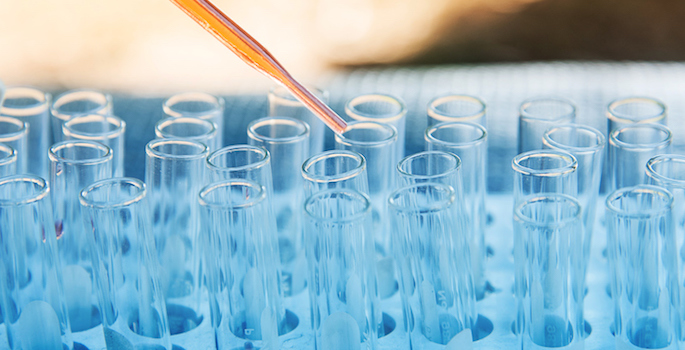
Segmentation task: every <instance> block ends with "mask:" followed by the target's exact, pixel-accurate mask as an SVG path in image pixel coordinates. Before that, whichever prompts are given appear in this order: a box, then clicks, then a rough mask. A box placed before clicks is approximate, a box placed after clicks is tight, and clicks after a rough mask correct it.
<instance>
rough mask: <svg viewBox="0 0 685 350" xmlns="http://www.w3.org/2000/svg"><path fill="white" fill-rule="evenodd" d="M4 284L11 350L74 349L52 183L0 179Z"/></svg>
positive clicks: (0, 264) (32, 178) (1, 277)
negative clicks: (53, 203)
mask: <svg viewBox="0 0 685 350" xmlns="http://www.w3.org/2000/svg"><path fill="white" fill-rule="evenodd" d="M0 231H2V240H1V241H0V249H2V254H1V255H0V256H1V257H0V285H2V286H3V289H4V290H3V292H2V293H0V297H1V298H2V311H3V313H4V321H5V325H6V327H7V337H8V340H9V341H10V348H11V349H22V350H24V349H30V350H44V349H50V350H62V349H73V346H74V345H73V341H72V335H71V329H70V326H69V316H68V311H67V305H66V303H65V298H64V297H65V295H64V289H63V282H62V271H61V270H60V269H59V258H58V256H57V254H58V253H57V242H56V235H55V226H54V223H53V221H52V206H51V204H50V199H49V188H48V185H47V182H46V181H45V180H43V179H42V178H40V177H38V176H35V175H13V176H8V177H4V178H2V179H0Z"/></svg>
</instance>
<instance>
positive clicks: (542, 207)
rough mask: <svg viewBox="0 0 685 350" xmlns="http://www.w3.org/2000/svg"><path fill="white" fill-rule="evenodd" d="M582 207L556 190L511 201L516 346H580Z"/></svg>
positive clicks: (526, 348) (581, 315)
mask: <svg viewBox="0 0 685 350" xmlns="http://www.w3.org/2000/svg"><path fill="white" fill-rule="evenodd" d="M581 212H582V209H581V206H580V204H579V203H578V202H577V201H576V200H575V199H573V198H571V197H569V196H566V195H563V194H558V193H540V194H538V195H537V196H534V197H528V199H526V200H523V201H521V202H519V203H518V204H517V205H516V206H515V209H514V262H515V265H516V267H515V268H516V273H515V276H516V277H515V294H516V300H517V304H518V316H517V317H516V323H515V331H516V334H517V337H518V340H519V344H520V345H519V348H520V349H523V350H528V349H542V348H562V347H563V348H564V349H583V343H584V339H583V338H584V337H585V334H584V333H585V325H584V319H583V300H584V293H585V283H584V268H583V255H582V254H583V252H582V250H583V242H582V241H583V226H582V222H581V218H580V215H581Z"/></svg>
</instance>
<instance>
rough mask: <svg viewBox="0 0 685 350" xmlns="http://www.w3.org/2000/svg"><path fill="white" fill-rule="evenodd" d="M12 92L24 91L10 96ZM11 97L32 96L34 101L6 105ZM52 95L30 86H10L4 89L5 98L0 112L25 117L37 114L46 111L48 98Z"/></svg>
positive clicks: (48, 104)
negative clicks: (24, 103)
mask: <svg viewBox="0 0 685 350" xmlns="http://www.w3.org/2000/svg"><path fill="white" fill-rule="evenodd" d="M12 93H17V94H20V93H24V95H23V96H22V95H20V96H17V97H13V96H11V94H12ZM12 98H32V99H34V100H35V103H32V104H26V105H15V106H7V105H6V103H7V101H8V99H12ZM51 98H52V95H50V93H47V92H44V91H41V90H39V89H36V88H34V87H31V86H10V87H8V88H7V89H6V90H5V99H4V101H2V106H0V114H3V115H9V116H13V117H27V116H32V115H38V114H41V113H43V112H46V111H48V109H49V108H50V100H51Z"/></svg>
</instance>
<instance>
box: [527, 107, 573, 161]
mask: <svg viewBox="0 0 685 350" xmlns="http://www.w3.org/2000/svg"><path fill="white" fill-rule="evenodd" d="M575 119H576V106H575V104H574V103H573V102H571V101H569V100H566V99H562V98H555V97H543V98H536V99H531V100H528V101H525V102H523V103H522V104H521V107H520V108H519V135H518V145H519V146H518V152H519V153H523V152H527V151H533V150H537V149H541V148H542V134H544V133H545V131H546V130H547V129H549V128H551V127H554V126H557V125H560V124H567V123H573V122H574V121H575Z"/></svg>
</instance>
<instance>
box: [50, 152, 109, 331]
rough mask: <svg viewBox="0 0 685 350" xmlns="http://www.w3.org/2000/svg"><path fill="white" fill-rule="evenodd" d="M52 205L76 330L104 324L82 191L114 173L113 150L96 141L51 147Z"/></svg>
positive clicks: (65, 282)
mask: <svg viewBox="0 0 685 350" xmlns="http://www.w3.org/2000/svg"><path fill="white" fill-rule="evenodd" d="M48 154H49V159H50V184H51V185H52V196H51V198H52V207H53V211H54V223H55V229H56V231H57V237H59V239H58V240H57V247H58V249H59V257H60V263H61V266H60V268H61V269H62V275H63V278H64V290H65V295H66V298H67V299H66V302H67V306H68V308H69V320H70V324H71V330H72V331H73V332H81V331H85V330H87V329H90V328H92V327H95V326H97V325H98V324H100V314H99V310H98V308H97V305H98V301H97V299H96V294H97V293H96V290H95V282H94V279H93V276H92V273H93V266H92V261H91V258H90V254H91V251H90V246H89V245H88V239H87V237H86V236H87V235H88V232H87V231H85V228H84V226H83V217H82V214H81V205H80V203H79V193H80V192H81V190H82V189H83V188H84V187H86V186H88V185H90V184H91V183H93V182H95V181H98V180H103V179H108V178H110V177H112V151H111V150H110V149H109V147H107V146H105V145H103V144H101V143H99V142H95V141H82V140H69V141H62V142H58V143H56V144H54V145H52V147H50V149H49V151H48Z"/></svg>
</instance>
